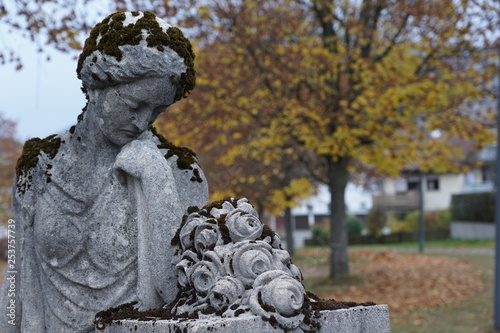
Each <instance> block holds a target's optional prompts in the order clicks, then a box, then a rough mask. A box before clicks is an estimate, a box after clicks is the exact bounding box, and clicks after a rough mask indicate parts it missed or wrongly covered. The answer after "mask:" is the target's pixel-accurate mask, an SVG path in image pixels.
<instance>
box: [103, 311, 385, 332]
mask: <svg viewBox="0 0 500 333" xmlns="http://www.w3.org/2000/svg"><path fill="white" fill-rule="evenodd" d="M320 313H321V317H320V318H319V319H318V321H319V322H320V324H321V329H320V330H319V331H318V332H319V333H334V332H342V333H390V332H391V325H390V320H389V309H388V306H387V305H374V306H368V307H364V306H358V307H354V308H349V309H341V310H333V311H321V312H320ZM97 332H103V333H126V332H127V333H128V332H141V333H170V332H189V333H205V332H206V333H208V332H211V333H213V332H217V333H238V332H242V333H250V332H252V333H268V332H285V331H284V330H283V329H281V328H277V327H274V326H272V325H271V324H270V323H269V322H267V321H263V320H262V319H261V318H260V317H258V316H253V315H251V316H245V317H243V316H240V317H236V318H220V317H207V318H206V319H196V320H181V321H177V320H156V321H154V320H147V321H144V320H142V321H141V320H120V321H116V322H113V323H112V324H111V325H108V326H106V327H105V328H104V330H102V331H99V330H98V331H97ZM295 332H299V331H298V330H297V331H295Z"/></svg>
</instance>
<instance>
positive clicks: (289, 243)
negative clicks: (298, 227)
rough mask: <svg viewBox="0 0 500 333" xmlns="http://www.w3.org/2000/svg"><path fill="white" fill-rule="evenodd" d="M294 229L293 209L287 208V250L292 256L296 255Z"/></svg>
mask: <svg viewBox="0 0 500 333" xmlns="http://www.w3.org/2000/svg"><path fill="white" fill-rule="evenodd" d="M293 229H295V228H294V223H293V220H292V209H291V208H287V209H286V210H285V230H286V249H287V251H288V253H290V256H293V254H294V249H293V248H294V244H293V231H294V230H293Z"/></svg>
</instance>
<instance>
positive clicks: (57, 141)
mask: <svg viewBox="0 0 500 333" xmlns="http://www.w3.org/2000/svg"><path fill="white" fill-rule="evenodd" d="M60 145H61V138H59V137H58V136H56V135H50V136H48V137H46V138H45V139H40V138H33V139H30V140H28V141H26V143H25V144H24V147H23V152H22V154H21V157H19V159H18V160H17V164H16V176H17V178H18V183H17V187H18V190H19V191H20V192H21V193H23V194H24V193H25V192H26V190H28V189H29V188H30V181H31V179H30V177H28V179H24V177H26V176H28V174H29V171H30V170H31V169H33V168H34V167H35V166H36V165H37V163H38V158H39V156H40V154H41V152H44V153H45V154H47V156H48V157H49V158H50V159H53V158H54V157H55V156H56V155H57V152H58V151H59V147H60Z"/></svg>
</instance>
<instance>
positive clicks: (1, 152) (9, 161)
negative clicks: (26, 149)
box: [0, 113, 22, 224]
mask: <svg viewBox="0 0 500 333" xmlns="http://www.w3.org/2000/svg"><path fill="white" fill-rule="evenodd" d="M15 135H16V123H15V122H14V121H12V120H9V119H6V118H4V116H3V115H2V114H1V113H0V224H6V223H7V221H8V219H10V218H12V213H11V203H10V196H11V188H12V182H13V181H14V175H15V169H16V161H17V159H18V157H19V155H20V154H21V149H22V144H21V143H20V142H19V141H17V140H16V138H15Z"/></svg>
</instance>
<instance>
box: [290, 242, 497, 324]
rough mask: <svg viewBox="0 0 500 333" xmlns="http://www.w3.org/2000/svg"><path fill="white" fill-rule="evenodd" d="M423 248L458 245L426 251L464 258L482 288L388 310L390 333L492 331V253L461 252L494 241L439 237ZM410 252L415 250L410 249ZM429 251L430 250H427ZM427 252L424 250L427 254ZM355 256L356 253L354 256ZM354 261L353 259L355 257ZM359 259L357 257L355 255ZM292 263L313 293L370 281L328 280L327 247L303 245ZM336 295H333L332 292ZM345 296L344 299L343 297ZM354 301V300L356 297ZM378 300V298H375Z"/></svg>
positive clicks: (356, 277)
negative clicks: (448, 300)
mask: <svg viewBox="0 0 500 333" xmlns="http://www.w3.org/2000/svg"><path fill="white" fill-rule="evenodd" d="M409 248H410V249H411V248H414V249H417V248H418V244H417V243H409V244H397V245H389V246H380V245H377V246H353V247H351V248H350V251H354V252H355V251H366V250H374V251H381V250H387V249H391V250H394V251H396V252H400V253H408V249H409ZM425 248H426V249H441V248H445V249H447V250H452V249H461V250H460V251H457V253H460V254H456V253H453V251H446V253H445V254H439V255H437V254H429V256H432V257H444V258H450V259H453V260H461V261H462V260H466V261H467V262H469V263H470V264H471V265H472V267H473V268H474V269H475V270H476V271H477V272H478V276H479V277H480V279H481V280H482V282H483V288H482V289H481V290H479V291H477V292H475V293H473V294H472V295H471V296H470V297H468V298H467V299H466V300H465V301H463V302H461V303H459V304H442V305H437V306H432V307H420V308H417V309H413V310H406V311H393V312H391V326H392V332H393V333H399V332H401V333H417V332H419V333H420V332H421V333H427V332H429V333H452V332H454V333H455V332H456V333H462V332H463V333H473V332H480V333H493V332H495V331H494V329H493V279H494V256H493V255H491V254H476V253H475V252H474V251H471V253H473V254H467V253H464V251H463V249H472V250H477V249H493V248H494V241H455V240H447V241H439V242H428V243H426V244H425ZM412 252H413V253H415V252H416V250H415V251H413V250H412ZM429 252H432V251H429ZM426 255H427V254H426ZM353 257H355V256H353ZM354 260H355V261H356V259H354ZM358 260H359V259H358ZM294 263H295V264H297V265H298V266H299V268H301V269H302V270H303V271H304V273H305V274H304V275H306V280H305V286H306V289H308V290H310V291H312V292H314V293H318V294H321V293H323V294H324V293H325V291H328V293H330V294H333V295H335V294H336V293H339V294H344V295H345V294H346V293H347V294H349V291H350V290H353V291H358V294H359V289H363V288H366V286H367V284H368V283H369V281H367V278H366V277H365V276H363V275H362V274H359V272H354V274H353V275H352V276H349V277H344V278H340V279H337V280H335V281H333V282H332V281H329V280H328V279H327V277H326V274H327V272H328V249H326V248H305V249H302V250H299V251H297V255H296V256H295V258H294ZM334 297H335V296H334ZM343 300H347V299H343ZM356 301H357V300H356ZM378 303H380V302H378Z"/></svg>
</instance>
